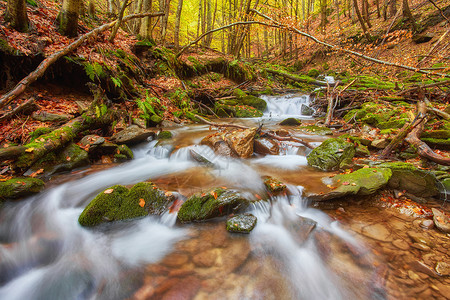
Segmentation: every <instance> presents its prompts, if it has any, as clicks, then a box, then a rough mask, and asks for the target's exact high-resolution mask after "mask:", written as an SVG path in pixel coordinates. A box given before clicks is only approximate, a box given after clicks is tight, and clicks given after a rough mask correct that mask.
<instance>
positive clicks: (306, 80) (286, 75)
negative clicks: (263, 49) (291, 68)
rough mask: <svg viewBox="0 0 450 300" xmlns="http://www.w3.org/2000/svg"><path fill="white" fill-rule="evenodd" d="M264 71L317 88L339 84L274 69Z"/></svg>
mask: <svg viewBox="0 0 450 300" xmlns="http://www.w3.org/2000/svg"><path fill="white" fill-rule="evenodd" d="M264 71H266V72H267V73H272V74H275V75H279V76H282V77H284V78H287V79H290V80H292V81H295V82H302V83H307V84H312V85H317V86H328V85H329V86H335V85H337V84H338V83H339V81H336V82H335V83H328V82H326V81H321V80H316V79H312V78H310V77H308V78H306V77H301V76H297V75H294V74H289V73H287V72H283V71H279V70H273V69H264Z"/></svg>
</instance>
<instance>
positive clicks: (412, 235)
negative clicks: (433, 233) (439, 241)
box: [407, 230, 434, 247]
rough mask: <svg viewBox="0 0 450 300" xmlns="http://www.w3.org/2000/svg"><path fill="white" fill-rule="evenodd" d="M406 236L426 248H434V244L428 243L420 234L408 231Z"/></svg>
mask: <svg viewBox="0 0 450 300" xmlns="http://www.w3.org/2000/svg"><path fill="white" fill-rule="evenodd" d="M407 234H408V236H409V237H410V238H411V239H412V240H413V241H414V242H417V243H422V244H425V245H427V246H428V247H434V244H433V243H432V242H430V240H428V239H426V238H425V237H424V235H423V234H421V233H418V232H416V231H412V230H410V231H408V232H407Z"/></svg>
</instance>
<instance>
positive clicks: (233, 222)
mask: <svg viewBox="0 0 450 300" xmlns="http://www.w3.org/2000/svg"><path fill="white" fill-rule="evenodd" d="M256 221H257V220H256V217H255V216H254V215H252V214H241V215H236V216H234V217H232V218H230V219H228V221H227V231H229V232H236V233H250V231H252V230H253V228H255V226H256Z"/></svg>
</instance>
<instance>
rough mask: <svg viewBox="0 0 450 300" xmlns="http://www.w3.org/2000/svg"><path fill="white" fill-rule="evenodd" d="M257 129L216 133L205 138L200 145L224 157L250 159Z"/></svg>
mask: <svg viewBox="0 0 450 300" xmlns="http://www.w3.org/2000/svg"><path fill="white" fill-rule="evenodd" d="M255 134H256V128H249V129H245V130H233V131H228V132H226V133H216V134H212V135H209V136H207V137H205V138H204V139H203V140H202V141H201V142H200V143H201V144H203V145H207V146H209V147H211V148H212V149H214V151H215V152H216V153H217V154H219V155H223V156H233V157H242V158H249V157H250V156H252V155H253V142H254V139H255Z"/></svg>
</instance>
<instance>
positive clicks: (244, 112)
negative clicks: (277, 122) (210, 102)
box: [214, 103, 263, 118]
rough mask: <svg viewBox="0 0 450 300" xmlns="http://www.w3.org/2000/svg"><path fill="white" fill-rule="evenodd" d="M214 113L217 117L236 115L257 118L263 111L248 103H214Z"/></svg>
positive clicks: (237, 116)
mask: <svg viewBox="0 0 450 300" xmlns="http://www.w3.org/2000/svg"><path fill="white" fill-rule="evenodd" d="M214 110H215V113H216V114H217V115H218V116H219V117H225V118H229V117H236V118H258V117H262V115H263V113H262V112H261V111H259V110H257V109H256V108H254V107H251V106H248V105H226V104H221V103H216V104H215V106H214Z"/></svg>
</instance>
